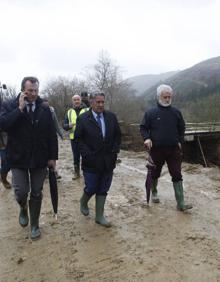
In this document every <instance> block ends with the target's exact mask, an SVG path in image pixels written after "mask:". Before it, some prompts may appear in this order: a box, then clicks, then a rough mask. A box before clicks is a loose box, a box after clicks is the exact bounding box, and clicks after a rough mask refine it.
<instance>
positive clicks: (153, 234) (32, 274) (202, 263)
mask: <svg viewBox="0 0 220 282" xmlns="http://www.w3.org/2000/svg"><path fill="white" fill-rule="evenodd" d="M120 158H121V160H122V162H121V163H119V164H118V165H117V168H116V170H115V173H114V180H113V183H112V187H111V190H110V193H109V196H108V199H107V203H106V209H105V213H106V216H107V218H108V219H109V220H110V221H111V222H112V224H113V226H112V227H111V228H110V229H106V228H104V227H101V226H99V225H97V224H96V223H95V222H94V216H95V214H94V204H95V203H94V199H92V200H91V201H90V210H91V212H90V215H89V216H88V217H84V216H83V215H81V214H80V212H79V199H80V196H81V194H82V191H83V179H82V178H81V179H80V180H77V181H73V180H72V154H71V150H70V144H69V141H64V142H62V143H61V144H60V160H59V163H58V167H59V173H60V174H61V175H62V179H61V180H60V181H59V217H58V221H57V222H56V221H55V220H54V218H53V213H52V206H51V202H50V196H49V187H48V180H47V181H46V183H45V186H44V199H43V206H42V213H41V218H40V226H41V230H42V237H41V239H40V240H38V241H35V242H32V241H31V240H30V239H29V228H28V227H26V228H24V229H22V228H21V227H20V226H19V224H18V206H17V204H16V202H15V200H14V195H13V192H12V191H8V190H5V189H4V188H3V187H2V186H1V184H0V281H1V282H58V281H59V282H60V281H62V282H67V281H82V282H83V281H91V282H93V281H94V282H95V281H99V282H103V281H107V282H110V281H119V282H120V281H123V282H124V281H126V282H130V281H132V282H133V281H138V282H139V281H155V282H158V281H167V282H168V281H181V282H182V281H200V282H203V281H204V282H208V281H210V282H215V281H220V169H219V168H217V167H212V168H203V167H202V166H200V165H191V164H186V163H184V164H183V175H184V187H185V198H186V200H187V201H190V202H191V203H192V204H193V205H194V208H193V210H191V211H190V212H187V213H181V212H178V211H176V203H175V200H174V192H173V188H172V183H171V180H170V177H169V175H168V172H167V169H166V167H165V168H164V170H163V173H162V177H161V178H160V181H159V194H160V199H161V203H160V204H150V206H149V207H148V206H147V205H146V201H145V190H144V181H145V175H146V170H145V163H146V161H145V156H144V154H143V153H132V152H124V151H123V152H121V154H120Z"/></svg>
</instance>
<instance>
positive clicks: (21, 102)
mask: <svg viewBox="0 0 220 282" xmlns="http://www.w3.org/2000/svg"><path fill="white" fill-rule="evenodd" d="M26 97H27V95H26V94H25V93H24V92H21V94H20V97H19V106H18V107H19V109H20V111H21V112H23V110H24V108H25V106H26V103H25V98H26Z"/></svg>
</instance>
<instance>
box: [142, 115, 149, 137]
mask: <svg viewBox="0 0 220 282" xmlns="http://www.w3.org/2000/svg"><path fill="white" fill-rule="evenodd" d="M140 133H141V136H142V138H143V139H144V140H146V139H149V138H150V118H149V114H148V112H146V113H145V114H144V117H143V119H142V122H141V124H140Z"/></svg>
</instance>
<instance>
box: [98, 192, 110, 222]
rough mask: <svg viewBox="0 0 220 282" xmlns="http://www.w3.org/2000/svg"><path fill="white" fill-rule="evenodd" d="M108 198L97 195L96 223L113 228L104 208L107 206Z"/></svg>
mask: <svg viewBox="0 0 220 282" xmlns="http://www.w3.org/2000/svg"><path fill="white" fill-rule="evenodd" d="M105 200H106V196H103V195H96V206H95V208H96V217H95V222H96V223H98V224H100V225H102V226H105V227H111V223H110V222H108V221H107V220H106V219H105V217H104V206H105Z"/></svg>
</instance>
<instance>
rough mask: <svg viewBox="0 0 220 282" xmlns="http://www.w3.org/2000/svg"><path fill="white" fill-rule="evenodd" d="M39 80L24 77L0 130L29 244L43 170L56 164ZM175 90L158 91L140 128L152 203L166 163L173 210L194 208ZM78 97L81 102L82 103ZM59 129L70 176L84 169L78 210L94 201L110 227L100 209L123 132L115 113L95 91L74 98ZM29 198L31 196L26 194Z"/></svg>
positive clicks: (100, 219) (35, 229) (35, 233)
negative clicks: (67, 145)
mask: <svg viewBox="0 0 220 282" xmlns="http://www.w3.org/2000/svg"><path fill="white" fill-rule="evenodd" d="M38 93H39V81H38V79H37V78H35V77H25V78H24V79H23V80H22V83H21V92H20V93H19V95H18V96H17V98H16V99H15V100H13V101H9V102H7V103H4V104H3V105H2V108H1V115H0V130H1V131H5V132H6V133H7V136H8V142H7V160H8V163H9V165H10V168H11V171H12V186H13V188H14V192H15V198H16V200H17V202H18V204H19V206H20V212H19V223H20V225H21V226H22V227H25V226H27V225H28V223H29V218H30V227H31V239H33V240H34V239H38V238H39V237H40V235H41V232H40V228H39V216H40V211H41V203H42V189H43V183H44V180H45V176H46V171H47V168H48V167H49V168H52V169H54V170H55V167H56V160H57V159H58V141H57V134H56V131H57V130H56V128H55V124H54V119H53V117H52V112H51V109H50V107H49V105H48V104H46V103H45V102H44V101H43V100H42V99H41V98H40V97H39V95H38ZM172 95H173V91H172V88H171V87H170V86H167V85H161V86H160V87H158V89H157V107H156V108H154V109H151V110H149V111H147V112H146V113H145V115H144V118H143V121H142V123H141V125H140V132H141V135H142V137H143V140H144V145H145V146H146V148H147V149H148V151H149V154H150V157H151V158H152V160H153V162H154V165H155V169H154V170H153V174H152V178H153V185H152V200H153V202H157V203H158V202H159V197H158V193H157V183H158V178H159V177H160V173H161V169H162V166H163V164H164V163H165V162H166V163H167V165H168V169H169V172H170V174H171V177H172V181H173V186H174V191H175V196H176V201H177V209H178V210H180V211H184V210H186V209H190V208H192V206H191V205H187V204H185V202H184V195H183V185H182V175H181V161H182V143H183V137H184V130H185V124H184V120H183V117H182V115H181V113H180V111H178V110H177V109H175V108H173V107H172V106H171V101H172ZM82 97H83V100H84V102H83V101H82ZM72 105H73V106H72V107H71V108H70V109H69V110H68V111H67V114H66V116H65V119H64V123H63V128H64V129H65V130H67V131H68V132H69V138H70V142H71V148H72V151H73V160H74V171H75V174H74V177H73V179H77V178H78V177H79V176H80V158H81V159H82V163H81V168H82V170H83V176H84V183H85V188H84V191H83V193H82V196H81V198H80V211H81V213H82V214H83V215H84V216H88V215H89V206H88V202H89V200H90V199H91V197H92V196H95V198H96V201H95V202H96V204H95V209H96V216H95V221H96V223H98V224H100V225H102V226H105V227H110V226H111V224H110V222H108V221H107V219H106V218H105V216H104V206H105V202H106V198H107V195H108V191H109V189H110V186H111V183H112V178H113V170H114V168H115V166H116V160H117V154H118V153H119V150H120V144H121V131H120V127H119V124H118V120H117V117H116V115H115V114H114V113H112V112H110V111H107V110H105V95H104V93H101V92H97V93H93V94H91V95H90V96H89V103H88V94H87V93H86V92H85V93H84V94H83V95H81V96H79V95H74V96H73V97H72ZM29 194H30V195H29Z"/></svg>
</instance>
